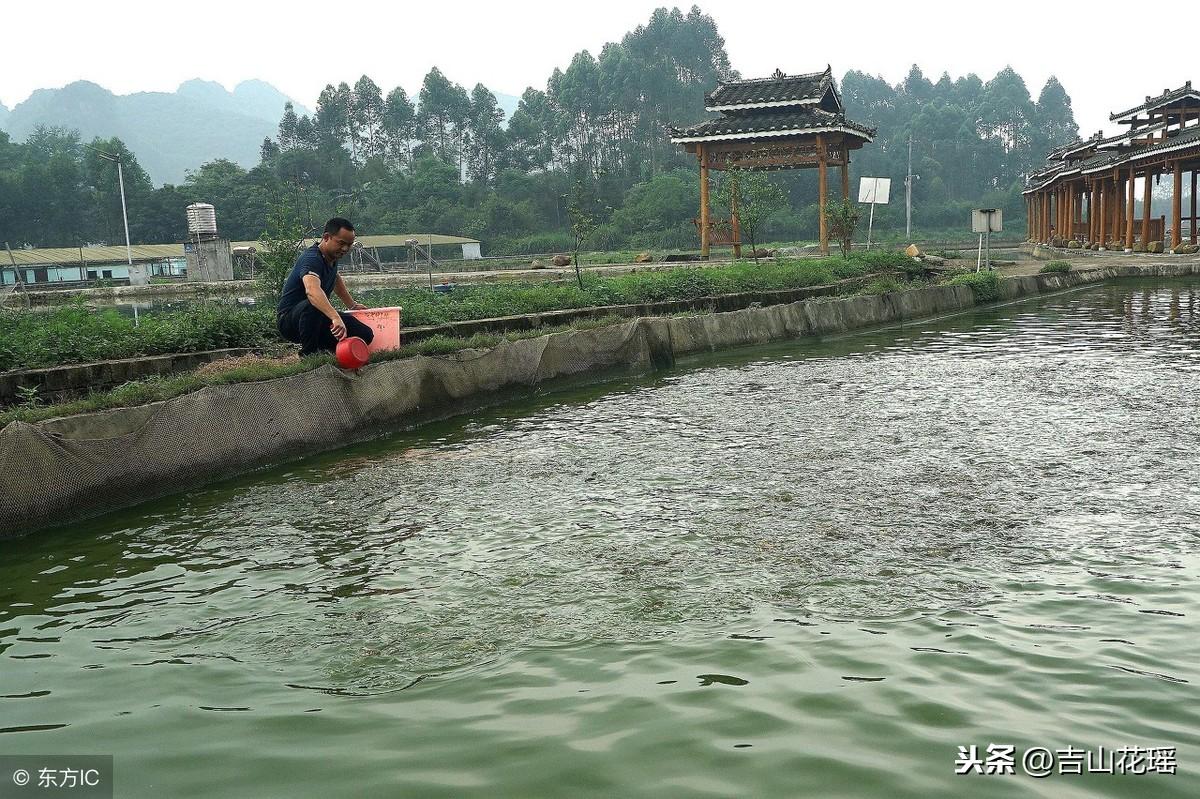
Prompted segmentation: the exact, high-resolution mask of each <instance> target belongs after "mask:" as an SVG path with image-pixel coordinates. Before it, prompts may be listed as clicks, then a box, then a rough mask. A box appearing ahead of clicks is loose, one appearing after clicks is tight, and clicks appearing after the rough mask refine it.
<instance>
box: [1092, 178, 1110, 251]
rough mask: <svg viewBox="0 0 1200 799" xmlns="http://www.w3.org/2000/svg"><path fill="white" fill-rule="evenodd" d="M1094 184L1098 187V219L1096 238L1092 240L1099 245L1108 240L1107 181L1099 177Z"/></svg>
mask: <svg viewBox="0 0 1200 799" xmlns="http://www.w3.org/2000/svg"><path fill="white" fill-rule="evenodd" d="M1096 186H1097V187H1099V189H1100V219H1099V220H1097V224H1098V226H1099V227H1098V228H1097V230H1096V238H1094V239H1092V241H1094V242H1097V243H1098V244H1099V245H1100V246H1101V247H1103V246H1104V242H1106V241H1108V214H1109V210H1108V202H1109V200H1108V185H1107V181H1105V180H1103V179H1101V180H1097V181H1096Z"/></svg>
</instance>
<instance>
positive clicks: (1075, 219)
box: [1068, 182, 1093, 239]
mask: <svg viewBox="0 0 1200 799" xmlns="http://www.w3.org/2000/svg"><path fill="white" fill-rule="evenodd" d="M1069 191H1070V192H1071V232H1070V234H1069V235H1068V237H1069V238H1072V239H1073V238H1075V230H1076V229H1077V228H1081V227H1083V198H1084V194H1085V193H1086V192H1087V184H1085V183H1082V182H1081V183H1080V184H1079V188H1075V185H1074V184H1071V188H1070V189H1069ZM1092 216H1093V214H1092V200H1091V197H1090V196H1089V197H1088V221H1089V222H1090V221H1091V218H1092Z"/></svg>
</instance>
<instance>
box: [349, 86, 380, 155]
mask: <svg viewBox="0 0 1200 799" xmlns="http://www.w3.org/2000/svg"><path fill="white" fill-rule="evenodd" d="M383 113H384V100H383V93H382V92H381V91H380V89H379V86H378V85H376V83H375V81H373V80H371V79H370V78H368V77H367V76H366V75H363V76H362V77H361V78H359V79H358V81H357V82H356V83H355V84H354V91H353V93H352V94H351V97H350V123H351V124H350V141H351V142H353V143H354V144H355V145H356V147H357V153H358V154H359V156H360V157H361V160H363V161H365V160H366V159H368V158H371V157H374V156H383V154H384V150H385V138H384V135H383Z"/></svg>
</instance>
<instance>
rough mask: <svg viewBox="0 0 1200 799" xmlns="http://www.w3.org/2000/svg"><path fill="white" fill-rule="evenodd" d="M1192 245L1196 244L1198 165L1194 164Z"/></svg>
mask: <svg viewBox="0 0 1200 799" xmlns="http://www.w3.org/2000/svg"><path fill="white" fill-rule="evenodd" d="M1191 241H1192V244H1195V243H1196V165H1195V164H1192V235H1191Z"/></svg>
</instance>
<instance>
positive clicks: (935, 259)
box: [921, 255, 946, 266]
mask: <svg viewBox="0 0 1200 799" xmlns="http://www.w3.org/2000/svg"><path fill="white" fill-rule="evenodd" d="M921 260H923V261H924V262H925V263H927V264H929V265H930V266H944V265H945V263H946V259H945V258H942V257H939V256H937V255H926V256H925V257H924V258H922V259H921Z"/></svg>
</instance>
